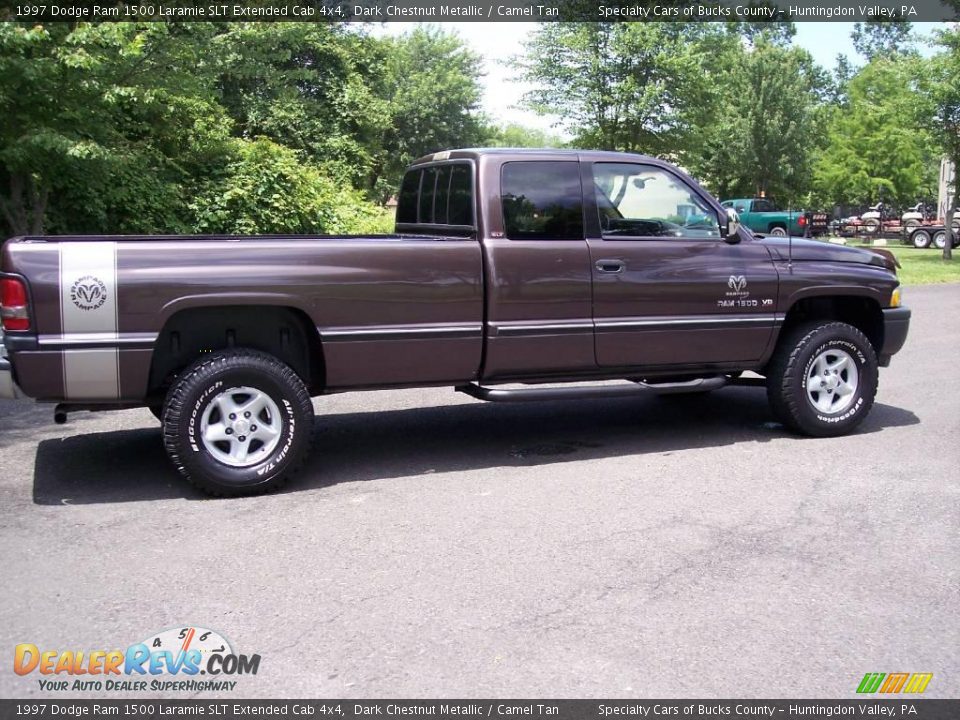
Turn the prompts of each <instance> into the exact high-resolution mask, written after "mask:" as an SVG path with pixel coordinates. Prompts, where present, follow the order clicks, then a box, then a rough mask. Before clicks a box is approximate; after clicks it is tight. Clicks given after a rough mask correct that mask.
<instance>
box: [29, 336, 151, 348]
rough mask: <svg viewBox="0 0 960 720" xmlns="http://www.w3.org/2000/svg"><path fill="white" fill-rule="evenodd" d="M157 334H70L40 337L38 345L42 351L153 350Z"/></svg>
mask: <svg viewBox="0 0 960 720" xmlns="http://www.w3.org/2000/svg"><path fill="white" fill-rule="evenodd" d="M157 337H158V334H157V333H124V334H123V335H118V334H116V333H70V334H64V335H40V336H39V337H38V338H37V343H38V344H39V345H40V349H41V350H68V349H73V348H107V347H120V348H124V349H131V350H135V349H140V350H150V349H153V346H154V343H155V342H156V341H157Z"/></svg>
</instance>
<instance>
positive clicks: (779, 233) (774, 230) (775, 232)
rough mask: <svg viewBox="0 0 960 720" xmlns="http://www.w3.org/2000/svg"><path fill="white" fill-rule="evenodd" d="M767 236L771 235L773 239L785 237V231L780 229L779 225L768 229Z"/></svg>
mask: <svg viewBox="0 0 960 720" xmlns="http://www.w3.org/2000/svg"><path fill="white" fill-rule="evenodd" d="M768 234H769V235H772V236H773V237H786V236H787V229H786V228H785V227H780V226H779V225H776V226H774V227H772V228H770V232H769V233H768Z"/></svg>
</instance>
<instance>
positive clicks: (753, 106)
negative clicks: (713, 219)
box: [687, 37, 829, 207]
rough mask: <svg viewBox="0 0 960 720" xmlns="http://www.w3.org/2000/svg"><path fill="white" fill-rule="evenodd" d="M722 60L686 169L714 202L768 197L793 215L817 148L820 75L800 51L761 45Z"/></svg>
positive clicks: (760, 42) (807, 185) (822, 78)
mask: <svg viewBox="0 0 960 720" xmlns="http://www.w3.org/2000/svg"><path fill="white" fill-rule="evenodd" d="M727 53H728V58H727V60H726V61H725V62H724V63H723V65H722V66H721V68H720V69H719V70H718V69H715V70H714V72H713V73H712V76H711V77H712V78H713V79H714V83H713V87H714V88H715V90H716V93H715V96H714V98H713V100H712V102H711V103H710V108H711V109H712V118H709V117H708V118H705V119H704V121H703V122H702V123H701V124H700V125H699V126H698V133H697V136H698V142H697V143H695V144H694V146H693V149H692V150H691V152H690V153H689V154H688V159H687V164H688V167H690V169H691V170H692V171H693V172H694V174H696V175H697V176H699V177H701V178H703V179H704V180H705V181H706V182H707V184H708V185H710V187H711V188H712V189H713V190H714V191H715V192H717V193H718V194H719V195H720V196H722V197H732V196H743V195H747V196H752V195H755V194H765V195H773V196H775V197H777V198H779V199H780V200H781V202H784V203H790V204H792V205H793V206H794V207H797V204H798V203H800V202H801V201H802V200H803V199H804V198H805V196H806V194H807V192H808V191H809V188H810V156H811V154H812V153H813V151H814V150H815V149H816V146H817V145H818V143H819V142H820V139H819V131H818V120H819V117H820V115H821V112H822V110H821V108H822V100H823V98H822V93H823V89H824V88H827V87H828V86H829V82H828V80H827V78H826V77H825V73H824V72H823V71H822V70H820V69H819V68H818V67H817V66H816V65H815V63H814V62H813V59H812V58H811V56H810V54H809V53H807V52H806V51H805V50H802V49H800V48H795V47H789V46H784V45H783V44H777V43H773V42H769V41H767V40H766V39H765V38H763V37H760V38H758V39H757V41H756V43H755V44H754V46H753V47H752V48H741V47H740V46H739V44H737V45H733V46H732V47H731V48H728V51H727Z"/></svg>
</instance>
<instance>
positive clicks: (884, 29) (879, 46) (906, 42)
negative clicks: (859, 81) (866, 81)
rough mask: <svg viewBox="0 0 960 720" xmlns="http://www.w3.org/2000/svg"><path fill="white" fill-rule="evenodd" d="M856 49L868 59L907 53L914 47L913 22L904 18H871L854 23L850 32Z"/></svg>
mask: <svg viewBox="0 0 960 720" xmlns="http://www.w3.org/2000/svg"><path fill="white" fill-rule="evenodd" d="M850 37H851V39H852V40H853V47H854V49H855V50H856V51H857V52H858V53H860V54H861V55H863V56H864V57H865V58H867V60H873V59H874V58H875V57H889V56H890V55H894V54H897V53H905V52H909V51H910V50H912V47H913V24H912V23H909V22H906V21H904V20H870V21H868V22H865V23H854V24H853V32H851V33H850Z"/></svg>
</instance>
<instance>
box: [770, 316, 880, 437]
mask: <svg viewBox="0 0 960 720" xmlns="http://www.w3.org/2000/svg"><path fill="white" fill-rule="evenodd" d="M877 375H878V372H877V356H876V353H875V352H874V350H873V346H872V345H871V344H870V341H869V340H868V339H867V337H866V336H865V335H864V334H863V333H862V332H860V331H859V330H858V329H857V328H855V327H853V326H852V325H847V324H846V323H839V322H822V321H821V322H812V323H806V324H804V325H800V326H798V327H796V328H794V329H793V330H791V331H789V332H788V333H787V335H785V336H784V337H783V338H781V340H780V342H779V344H778V345H777V350H776V352H775V353H774V356H773V359H772V360H771V361H770V365H769V367H768V372H767V397H768V398H769V400H770V406H771V407H772V408H773V412H774V414H775V415H776V416H777V418H778V419H779V420H780V421H781V422H782V423H783V424H784V425H786V426H787V427H788V428H790V429H791V430H794V431H796V432H800V433H803V434H805V435H813V436H814V437H831V436H835V435H845V434H846V433H848V432H850V431H851V430H853V429H854V428H855V427H856V426H857V425H859V424H860V423H861V422H862V421H863V419H864V418H865V417H866V416H867V414H868V413H869V412H870V408H871V407H873V399H874V396H875V395H876V394H877Z"/></svg>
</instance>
